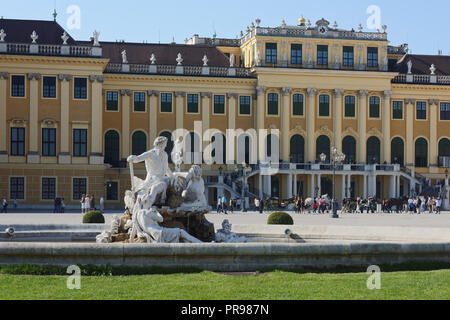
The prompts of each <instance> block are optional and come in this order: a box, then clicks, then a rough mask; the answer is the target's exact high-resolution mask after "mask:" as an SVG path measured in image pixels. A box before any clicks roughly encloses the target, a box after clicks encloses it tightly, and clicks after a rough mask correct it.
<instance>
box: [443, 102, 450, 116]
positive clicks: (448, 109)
mask: <svg viewBox="0 0 450 320" xmlns="http://www.w3.org/2000/svg"><path fill="white" fill-rule="evenodd" d="M441 120H450V103H448V102H441Z"/></svg>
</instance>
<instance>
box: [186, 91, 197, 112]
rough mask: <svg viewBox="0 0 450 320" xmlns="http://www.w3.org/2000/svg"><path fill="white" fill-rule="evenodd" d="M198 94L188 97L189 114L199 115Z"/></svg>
mask: <svg viewBox="0 0 450 320" xmlns="http://www.w3.org/2000/svg"><path fill="white" fill-rule="evenodd" d="M198 110H199V109H198V94H188V96H187V112H188V113H198Z"/></svg>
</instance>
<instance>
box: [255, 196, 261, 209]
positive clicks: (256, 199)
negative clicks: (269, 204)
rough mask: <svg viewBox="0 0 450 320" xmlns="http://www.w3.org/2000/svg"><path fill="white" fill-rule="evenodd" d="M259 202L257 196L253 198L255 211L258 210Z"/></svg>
mask: <svg viewBox="0 0 450 320" xmlns="http://www.w3.org/2000/svg"><path fill="white" fill-rule="evenodd" d="M259 202H260V200H259V198H255V211H258V210H259Z"/></svg>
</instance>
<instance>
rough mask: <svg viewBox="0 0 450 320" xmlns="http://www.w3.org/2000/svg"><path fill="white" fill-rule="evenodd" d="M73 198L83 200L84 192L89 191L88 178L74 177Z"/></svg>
mask: <svg viewBox="0 0 450 320" xmlns="http://www.w3.org/2000/svg"><path fill="white" fill-rule="evenodd" d="M72 190H73V193H72V198H73V200H81V198H82V197H83V194H86V193H87V183H86V178H73V180H72Z"/></svg>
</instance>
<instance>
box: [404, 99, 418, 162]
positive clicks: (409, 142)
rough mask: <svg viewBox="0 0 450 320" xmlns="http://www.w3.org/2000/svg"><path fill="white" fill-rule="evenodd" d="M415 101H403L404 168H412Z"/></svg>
mask: <svg viewBox="0 0 450 320" xmlns="http://www.w3.org/2000/svg"><path fill="white" fill-rule="evenodd" d="M415 103H416V100H415V99H411V98H408V99H405V105H406V108H405V109H406V112H405V113H406V145H405V149H406V167H410V168H413V167H414V119H415V117H414V105H415Z"/></svg>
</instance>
